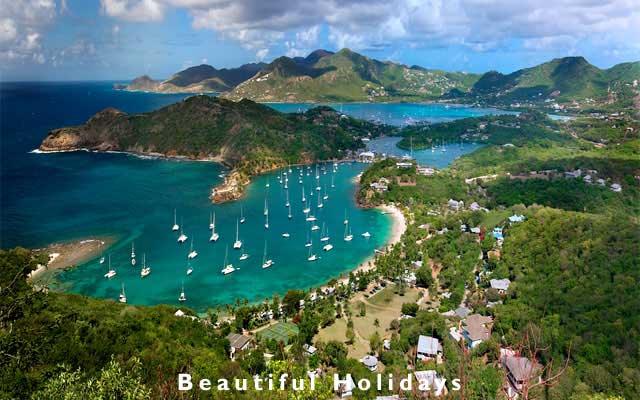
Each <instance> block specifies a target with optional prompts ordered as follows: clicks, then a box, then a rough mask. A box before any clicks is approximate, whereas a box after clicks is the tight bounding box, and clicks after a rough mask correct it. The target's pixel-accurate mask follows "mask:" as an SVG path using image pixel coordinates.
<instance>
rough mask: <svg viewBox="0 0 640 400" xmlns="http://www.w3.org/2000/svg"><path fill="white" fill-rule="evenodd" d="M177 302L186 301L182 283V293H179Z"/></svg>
mask: <svg viewBox="0 0 640 400" xmlns="http://www.w3.org/2000/svg"><path fill="white" fill-rule="evenodd" d="M178 301H179V302H180V303H183V302H185V301H187V297H186V296H185V295H184V282H182V291H181V292H180V297H178Z"/></svg>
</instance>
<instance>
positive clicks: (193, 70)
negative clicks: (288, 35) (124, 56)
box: [126, 63, 266, 93]
mask: <svg viewBox="0 0 640 400" xmlns="http://www.w3.org/2000/svg"><path fill="white" fill-rule="evenodd" d="M265 66H266V64H264V63H252V64H244V65H242V66H240V67H238V68H229V69H227V68H222V69H216V68H214V67H212V66H211V65H206V64H202V65H198V66H195V67H190V68H187V69H185V70H183V71H180V72H177V73H175V74H173V75H172V76H171V77H170V78H169V79H167V80H165V81H161V82H160V81H154V80H152V79H151V78H149V77H148V76H146V75H145V76H141V77H139V78H136V79H134V80H133V81H132V82H131V83H130V84H129V85H127V87H126V89H127V90H144V91H151V92H159V93H179V92H187V93H200V92H223V91H227V90H231V89H232V88H234V87H235V86H237V85H238V84H240V83H241V82H244V81H246V80H247V79H249V78H251V77H252V76H253V75H255V74H256V73H257V72H258V71H260V70H261V69H262V68H263V67H265Z"/></svg>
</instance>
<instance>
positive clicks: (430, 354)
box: [416, 335, 442, 360]
mask: <svg viewBox="0 0 640 400" xmlns="http://www.w3.org/2000/svg"><path fill="white" fill-rule="evenodd" d="M441 353H442V345H441V344H440V341H439V340H438V339H436V338H434V337H431V336H423V335H420V337H418V347H417V349H416V357H417V358H418V360H424V359H429V358H436V357H437V356H438V354H441Z"/></svg>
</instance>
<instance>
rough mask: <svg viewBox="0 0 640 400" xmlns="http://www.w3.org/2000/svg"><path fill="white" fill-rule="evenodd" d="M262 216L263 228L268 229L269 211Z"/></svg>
mask: <svg viewBox="0 0 640 400" xmlns="http://www.w3.org/2000/svg"><path fill="white" fill-rule="evenodd" d="M264 218H265V220H264V229H269V213H266V214H265V217H264Z"/></svg>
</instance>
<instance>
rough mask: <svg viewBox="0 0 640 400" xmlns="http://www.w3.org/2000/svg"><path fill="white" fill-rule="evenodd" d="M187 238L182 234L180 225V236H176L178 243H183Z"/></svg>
mask: <svg viewBox="0 0 640 400" xmlns="http://www.w3.org/2000/svg"><path fill="white" fill-rule="evenodd" d="M181 225H182V224H181ZM187 239H188V237H187V235H185V234H184V231H183V230H182V227H180V236H178V243H184V242H186V241H187Z"/></svg>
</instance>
